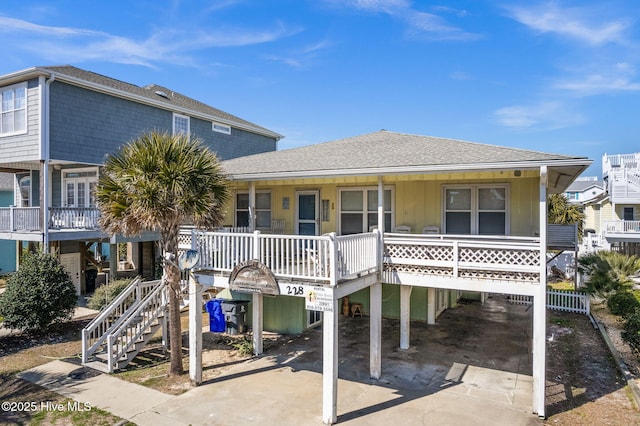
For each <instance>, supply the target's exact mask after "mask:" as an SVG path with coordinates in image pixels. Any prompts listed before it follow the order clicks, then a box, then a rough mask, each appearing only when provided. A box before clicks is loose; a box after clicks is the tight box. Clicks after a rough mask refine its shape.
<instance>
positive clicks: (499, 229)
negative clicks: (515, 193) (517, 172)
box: [443, 184, 509, 235]
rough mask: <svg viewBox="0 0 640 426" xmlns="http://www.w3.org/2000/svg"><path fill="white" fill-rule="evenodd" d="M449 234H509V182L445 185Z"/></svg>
mask: <svg viewBox="0 0 640 426" xmlns="http://www.w3.org/2000/svg"><path fill="white" fill-rule="evenodd" d="M443 193H444V203H443V206H444V218H443V222H444V229H445V233H447V234H462V235H465V234H479V235H508V234H509V214H508V206H509V202H508V198H509V187H508V185H506V184H504V185H471V186H468V185H465V186H462V185H455V186H446V187H444V191H443Z"/></svg>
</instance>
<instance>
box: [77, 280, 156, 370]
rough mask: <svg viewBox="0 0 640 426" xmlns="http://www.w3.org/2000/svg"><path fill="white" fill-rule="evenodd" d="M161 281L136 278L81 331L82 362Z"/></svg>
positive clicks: (97, 348)
mask: <svg viewBox="0 0 640 426" xmlns="http://www.w3.org/2000/svg"><path fill="white" fill-rule="evenodd" d="M161 284H162V283H161V281H142V280H141V279H140V278H136V279H134V280H133V282H132V283H131V284H130V285H129V286H128V287H127V288H126V289H124V291H122V292H121V293H120V294H119V295H118V296H117V297H116V298H115V299H114V300H113V301H112V302H111V303H110V304H109V305H107V306H106V307H105V308H104V309H103V310H102V311H101V312H100V313H99V314H98V316H96V317H95V318H94V319H93V320H92V321H91V322H90V323H89V324H87V326H86V327H85V328H84V329H83V330H82V362H83V363H86V362H88V360H89V357H90V356H91V355H93V354H94V353H95V352H97V351H98V350H99V348H100V347H101V346H102V345H103V344H104V342H105V341H106V336H107V335H108V334H109V333H110V332H111V330H113V329H114V328H116V327H118V326H119V325H120V324H121V323H122V322H123V321H124V320H125V319H126V318H127V317H128V316H129V315H130V314H131V312H133V311H134V310H135V309H136V308H137V306H138V305H139V304H140V302H141V301H142V300H143V299H144V297H145V296H146V295H147V294H149V293H150V292H153V290H154V288H156V287H160V286H161Z"/></svg>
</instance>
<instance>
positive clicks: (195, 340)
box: [189, 271, 202, 386]
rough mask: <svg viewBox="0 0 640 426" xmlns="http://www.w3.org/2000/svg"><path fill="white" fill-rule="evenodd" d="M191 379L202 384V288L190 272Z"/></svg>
mask: <svg viewBox="0 0 640 426" xmlns="http://www.w3.org/2000/svg"><path fill="white" fill-rule="evenodd" d="M189 378H190V379H191V383H192V384H193V385H194V386H198V385H199V384H201V383H202V286H201V285H200V284H199V283H198V282H197V281H196V279H195V276H194V275H193V272H191V271H189Z"/></svg>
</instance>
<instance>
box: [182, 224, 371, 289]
mask: <svg viewBox="0 0 640 426" xmlns="http://www.w3.org/2000/svg"><path fill="white" fill-rule="evenodd" d="M180 239H181V244H180V248H181V249H186V248H187V242H189V243H190V242H191V241H195V244H193V245H192V246H191V247H193V248H195V249H196V250H198V252H199V253H200V263H199V265H198V267H199V268H201V269H209V270H213V271H217V272H224V273H230V272H231V271H232V270H233V268H234V267H235V266H236V265H237V264H238V263H241V262H245V261H248V260H252V259H256V260H259V261H260V262H262V263H263V264H265V265H266V266H267V267H268V268H269V269H270V270H271V271H272V272H273V273H274V275H275V276H276V277H281V278H290V279H310V280H314V281H320V282H324V283H326V284H332V285H335V283H336V282H337V281H339V280H341V279H343V278H346V277H348V276H353V275H357V274H362V273H365V272H369V271H376V270H377V269H378V264H377V262H378V260H377V259H378V255H377V253H378V241H379V234H378V233H377V232H371V233H367V234H357V235H345V236H336V235H335V234H327V235H323V236H306V235H275V234H262V233H261V232H260V231H256V232H254V233H251V234H249V233H233V232H200V231H192V234H191V237H189V238H188V237H187V236H186V234H185V233H184V232H183V233H182V234H181V237H180Z"/></svg>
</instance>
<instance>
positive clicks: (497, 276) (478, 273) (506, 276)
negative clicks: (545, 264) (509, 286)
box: [458, 269, 540, 283]
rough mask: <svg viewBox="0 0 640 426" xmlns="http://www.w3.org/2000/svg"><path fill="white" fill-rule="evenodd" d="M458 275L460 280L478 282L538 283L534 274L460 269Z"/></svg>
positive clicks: (537, 277)
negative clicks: (477, 280) (474, 280)
mask: <svg viewBox="0 0 640 426" xmlns="http://www.w3.org/2000/svg"><path fill="white" fill-rule="evenodd" d="M458 275H459V276H460V277H461V278H474V279H479V280H497V281H524V282H529V283H537V282H539V281H540V274H537V273H534V272H518V271H486V270H474V269H461V270H459V271H458Z"/></svg>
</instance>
